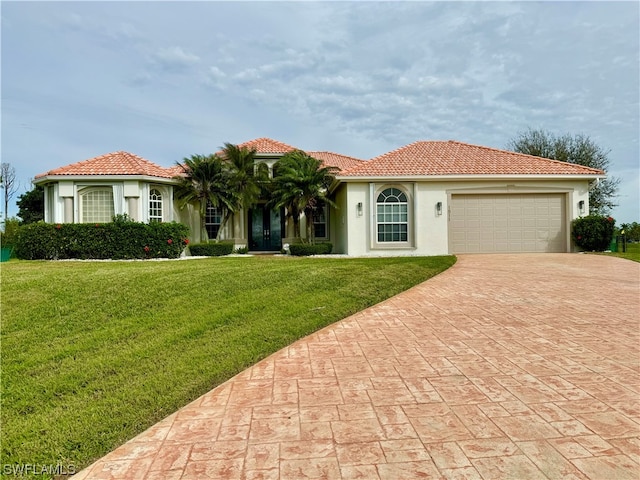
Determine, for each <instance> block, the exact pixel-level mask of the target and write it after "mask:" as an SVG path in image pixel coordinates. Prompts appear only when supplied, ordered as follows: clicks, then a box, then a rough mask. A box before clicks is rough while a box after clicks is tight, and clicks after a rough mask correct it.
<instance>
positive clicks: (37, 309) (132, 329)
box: [0, 256, 455, 478]
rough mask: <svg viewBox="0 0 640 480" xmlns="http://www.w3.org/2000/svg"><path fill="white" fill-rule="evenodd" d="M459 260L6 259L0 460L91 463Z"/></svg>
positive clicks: (12, 462) (3, 292) (452, 258)
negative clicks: (275, 356) (267, 360)
mask: <svg viewBox="0 0 640 480" xmlns="http://www.w3.org/2000/svg"><path fill="white" fill-rule="evenodd" d="M454 262H455V257H451V256H448V257H425V258H388V259H383V258H373V259H330V258H323V259H316V258H288V257H250V258H217V259H213V258H212V259H199V260H187V261H164V262H163V261H144V262H26V261H11V262H7V263H4V264H3V265H2V277H1V287H2V325H1V335H2V344H1V346H2V375H1V386H2V405H1V407H2V410H1V412H2V459H1V462H0V463H2V464H36V465H50V464H57V463H58V464H62V465H69V464H73V465H75V467H76V469H77V470H78V471H79V469H81V468H83V467H85V466H87V465H89V464H90V463H91V462H92V461H93V460H95V459H96V458H99V457H100V456H102V455H104V454H106V453H107V452H109V451H111V450H112V449H114V448H115V447H116V446H118V445H120V444H122V443H123V442H125V441H126V440H128V439H130V438H132V437H133V436H135V435H136V434H137V433H140V432H142V431H143V430H145V429H146V428H148V427H149V426H150V425H152V424H154V423H156V422H158V421H159V420H161V419H162V418H164V417H166V416H167V415H169V414H170V413H172V412H174V411H175V410H176V409H178V408H179V407H181V406H183V405H185V404H187V403H188V402H190V401H191V400H193V399H195V398H197V397H198V396H200V395H202V394H203V393H205V392H207V391H208V390H210V389H211V388H213V387H215V386H216V385H218V384H220V383H222V382H224V381H225V380H226V379H228V378H230V377H232V376H233V375H235V374H236V373H238V372H240V371H242V370H243V369H245V368H247V367H248V366H250V365H252V364H254V363H256V362H257V361H258V360H260V359H262V358H264V357H266V356H268V355H269V354H271V353H273V352H275V351H277V350H279V349H280V348H282V347H284V346H286V345H288V344H290V343H291V342H293V341H294V340H296V339H298V338H301V337H303V336H305V335H307V334H309V333H311V332H313V331H316V330H318V329H319V328H322V327H323V326H325V325H329V324H330V323H332V322H335V321H337V320H339V319H341V318H344V317H346V316H348V315H350V314H352V313H355V312H357V311H359V310H361V309H363V308H365V307H367V306H370V305H373V304H375V303H378V302H380V301H381V300H383V299H385V298H388V297H390V296H392V295H394V294H396V293H399V292H401V291H403V290H406V289H408V288H409V287H411V286H413V285H415V284H417V283H420V282H422V281H424V280H426V279H428V278H430V277H432V276H434V275H436V274H437V273H439V272H441V271H443V270H445V269H446V268H448V267H450V266H451V265H452V264H453V263H454ZM39 478H43V477H42V476H40V477H39ZM44 478H46V477H44Z"/></svg>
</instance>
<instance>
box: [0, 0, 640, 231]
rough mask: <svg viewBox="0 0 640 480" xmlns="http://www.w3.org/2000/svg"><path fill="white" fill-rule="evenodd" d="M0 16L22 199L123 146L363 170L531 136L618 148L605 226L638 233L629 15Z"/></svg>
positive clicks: (466, 6) (293, 9) (344, 8)
mask: <svg viewBox="0 0 640 480" xmlns="http://www.w3.org/2000/svg"><path fill="white" fill-rule="evenodd" d="M0 8H1V22H2V23H1V27H2V107H1V108H2V145H1V146H2V162H8V163H10V164H11V165H12V166H14V168H15V169H16V177H17V180H18V181H19V182H21V186H22V188H21V189H20V192H19V193H22V192H24V191H26V190H28V189H30V188H31V185H30V180H31V179H32V178H33V177H34V176H35V175H36V174H38V173H42V172H45V171H47V170H49V169H52V168H56V167H59V166H63V165H67V164H69V163H73V162H77V161H80V160H84V159H87V158H91V157H94V156H97V155H101V154H103V153H108V152H112V151H117V150H126V151H129V152H132V153H135V154H138V155H141V156H143V157H145V158H147V159H149V160H151V161H153V162H156V163H158V164H160V165H163V166H170V165H173V164H174V163H175V162H176V161H180V160H181V159H182V158H184V157H187V156H189V155H191V154H196V153H198V154H201V153H211V152H214V151H216V150H217V149H218V147H220V146H221V145H223V144H224V143H225V142H232V143H240V142H243V141H246V140H250V139H253V138H257V137H271V138H274V139H276V140H280V141H283V142H285V143H288V144H291V145H294V146H296V147H300V148H303V149H305V150H329V151H334V152H337V153H342V154H346V155H352V156H355V157H358V158H363V159H368V158H371V157H374V156H377V155H380V154H382V153H385V152H387V151H389V150H393V149H395V148H398V147H400V146H403V145H406V144H408V143H411V142H414V141H416V140H449V139H452V140H459V141H462V142H468V143H474V144H480V145H486V146H490V147H496V148H505V147H506V146H507V144H508V142H509V140H510V139H512V138H513V137H514V136H516V135H517V134H518V133H519V132H522V131H525V130H526V129H527V128H529V127H531V128H543V129H546V130H548V131H550V132H552V133H556V134H564V133H570V134H577V133H582V134H586V135H588V136H589V137H591V139H592V140H594V141H595V142H596V143H597V144H598V145H600V146H601V147H603V148H605V149H607V150H610V153H609V158H610V160H611V169H610V174H612V175H613V176H617V177H620V178H621V180H622V181H621V185H620V198H619V203H620V206H619V207H618V208H616V210H615V211H614V216H615V217H616V219H617V220H618V223H620V222H630V221H639V220H640V211H639V209H640V206H639V202H640V200H639V197H638V191H639V190H640V179H639V164H640V160H639V145H638V136H639V131H640V125H639V112H640V107H639V101H638V99H639V87H638V85H639V84H640V78H639V73H638V70H639V37H640V35H639V3H638V2H619V3H618V2H553V3H552V2H389V3H382V2H357V3H350V2H322V3H316V2H10V1H3V2H2V3H1V5H0ZM16 198H17V196H16ZM16 212H17V208H16V206H15V199H14V201H13V202H12V205H11V206H10V208H9V214H10V215H15V213H16Z"/></svg>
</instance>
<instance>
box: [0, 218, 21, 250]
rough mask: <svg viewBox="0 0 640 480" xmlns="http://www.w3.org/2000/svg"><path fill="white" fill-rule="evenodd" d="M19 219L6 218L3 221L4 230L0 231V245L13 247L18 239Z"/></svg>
mask: <svg viewBox="0 0 640 480" xmlns="http://www.w3.org/2000/svg"><path fill="white" fill-rule="evenodd" d="M19 229H20V220H18V219H17V218H7V220H6V221H5V222H4V231H0V245H1V246H3V247H13V246H14V245H15V244H16V241H17V239H18V230H19Z"/></svg>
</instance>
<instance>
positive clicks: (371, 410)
mask: <svg viewBox="0 0 640 480" xmlns="http://www.w3.org/2000/svg"><path fill="white" fill-rule="evenodd" d="M639 299H640V264H638V263H634V262H631V261H627V260H622V259H618V258H611V257H604V256H596V255H579V254H540V255H533V254H532V255H528V254H526V255H522V254H520V255H506V254H505V255H473V256H472V255H469V256H460V257H459V260H458V263H457V264H456V265H455V266H454V267H453V268H451V269H450V270H448V271H446V272H444V273H443V274H441V275H439V276H437V277H435V278H433V279H431V280H429V281H427V282H425V283H423V284H421V285H419V286H417V287H415V288H413V289H412V290H409V291H407V292H405V293H402V294H400V295H398V296H396V297H394V298H392V299H390V300H387V301H385V302H383V303H381V304H379V305H376V306H374V307H372V308H369V309H367V310H365V311H363V312H361V313H358V314H356V315H353V316H352V317H349V318H346V319H345V320H343V321H341V322H338V323H336V324H334V325H332V326H330V327H328V328H325V329H324V330H322V331H320V332H318V333H316V334H314V335H311V336H309V337H307V338H305V339H303V340H300V341H298V342H296V343H295V344H293V345H291V346H290V347H288V348H285V349H284V350H282V351H280V352H278V353H276V354H274V355H272V356H271V357H269V358H267V359H265V360H264V361H262V362H260V363H259V364H257V365H255V366H254V367H252V368H250V369H248V370H246V371H244V372H243V373H241V374H240V375H238V376H236V377H235V378H233V379H231V380H230V381H228V382H226V383H224V384H223V385H221V386H219V387H218V388H216V389H214V390H212V391H210V392H209V393H207V394H206V395H204V396H202V397H201V398H199V399H197V400H196V401H194V402H193V403H191V404H189V405H187V406H186V407H184V408H183V409H181V410H180V411H178V412H176V413H174V414H173V415H171V416H169V417H168V418H166V419H165V420H163V421H162V422H160V423H158V424H157V425H155V426H153V427H152V428H150V429H149V430H147V431H146V432H144V433H143V434H141V435H140V436H138V437H136V438H134V439H133V440H131V441H130V442H128V443H126V444H125V445H123V446H122V447H120V448H118V449H117V450H115V451H114V452H112V453H111V454H109V455H107V456H106V457H104V458H102V459H100V460H99V461H97V462H96V463H95V464H94V465H92V466H90V467H89V468H87V469H85V470H84V471H82V472H80V473H79V474H78V475H77V476H76V478H78V479H85V478H91V479H93V478H118V479H127V478H131V479H134V478H135V479H138V478H139V479H147V480H148V479H165V480H171V479H204V478H215V479H226V478H229V479H295V480H298V479H302V478H325V479H351V478H363V479H372V480H374V479H392V480H399V479H416V478H451V479H491V480H498V479H503V478H510V479H518V480H522V479H560V478H564V479H587V478H588V479H598V480H600V479H602V480H605V479H607V480H608V479H638V478H639V477H640V438H639V437H640V405H639V398H640V374H639V363H640V305H639V302H640V300H639Z"/></svg>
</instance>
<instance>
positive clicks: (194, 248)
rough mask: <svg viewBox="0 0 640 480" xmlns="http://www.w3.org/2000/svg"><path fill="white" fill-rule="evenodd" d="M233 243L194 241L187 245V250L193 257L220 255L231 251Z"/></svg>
mask: <svg viewBox="0 0 640 480" xmlns="http://www.w3.org/2000/svg"><path fill="white" fill-rule="evenodd" d="M233 247H234V245H233V243H229V242H220V243H195V244H193V245H189V252H191V255H193V256H194V257H221V256H223V255H229V254H231V253H232V252H233Z"/></svg>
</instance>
